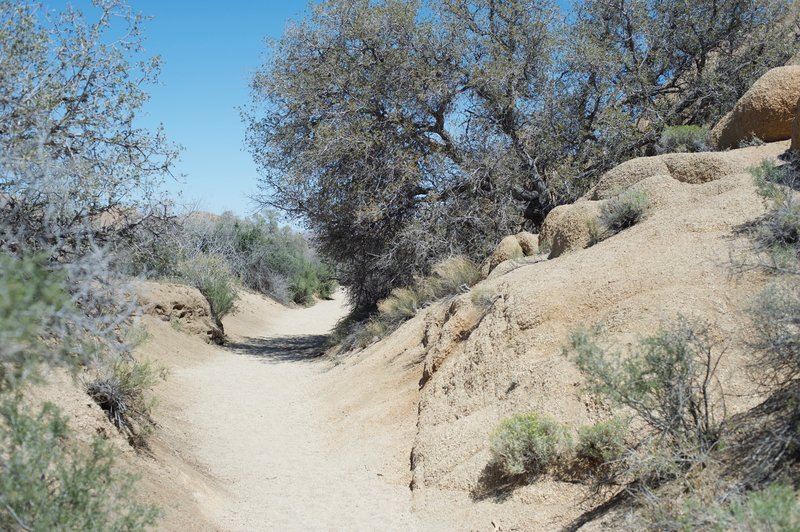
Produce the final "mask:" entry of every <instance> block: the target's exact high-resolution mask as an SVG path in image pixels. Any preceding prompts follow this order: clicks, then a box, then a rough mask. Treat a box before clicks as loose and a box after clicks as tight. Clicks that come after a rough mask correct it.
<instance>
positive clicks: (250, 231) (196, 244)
mask: <svg viewBox="0 0 800 532" xmlns="http://www.w3.org/2000/svg"><path fill="white" fill-rule="evenodd" d="M184 232H185V235H186V240H187V243H186V247H188V248H189V250H198V251H200V252H202V253H209V254H213V255H216V256H219V257H221V258H222V259H224V261H225V262H226V263H227V264H228V268H229V269H230V271H231V272H232V273H233V275H235V276H236V277H237V278H238V279H239V280H240V281H241V283H242V284H243V285H244V286H246V287H247V288H250V289H251V290H255V291H257V292H261V293H264V294H269V295H271V296H273V297H274V298H275V299H277V300H278V301H281V302H283V303H288V302H290V301H291V302H294V303H297V304H301V305H309V304H311V303H313V301H314V298H315V297H320V298H323V299H325V298H329V297H330V296H331V295H332V293H333V291H334V290H335V287H336V282H335V280H334V274H333V271H332V269H331V268H330V267H328V266H327V265H326V264H324V263H323V262H322V261H320V260H319V259H318V258H317V257H316V255H315V253H314V252H313V250H312V249H311V248H310V247H309V244H308V242H307V240H306V238H305V237H304V236H303V235H301V234H299V233H297V232H295V231H293V230H292V229H291V228H289V227H287V226H280V225H279V224H278V222H277V220H276V218H275V217H274V216H273V215H269V214H268V215H267V216H263V215H255V216H253V217H251V218H248V219H243V218H239V217H237V216H234V215H233V214H230V213H227V214H223V215H222V216H219V217H213V216H210V217H207V218H200V217H197V216H195V217H190V218H189V219H187V220H186V222H185V223H184ZM179 275H180V272H179Z"/></svg>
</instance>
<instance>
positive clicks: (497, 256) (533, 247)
mask: <svg viewBox="0 0 800 532" xmlns="http://www.w3.org/2000/svg"><path fill="white" fill-rule="evenodd" d="M538 252H539V236H538V235H534V234H531V233H528V232H526V231H521V232H519V233H517V234H515V235H509V236H507V237H505V238H504V239H503V240H501V241H500V243H499V244H497V247H496V248H494V252H493V253H492V254H491V255H490V256H489V258H487V259H486V260H485V261H484V262H483V264H482V265H481V274H482V275H483V277H487V276H488V275H489V274H490V273H491V272H492V270H494V269H495V268H496V267H497V266H498V265H500V264H502V263H503V262H505V261H507V260H511V259H518V258H521V257H529V256H531V255H535V254H537V253H538Z"/></svg>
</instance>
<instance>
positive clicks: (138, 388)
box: [86, 359, 167, 447]
mask: <svg viewBox="0 0 800 532" xmlns="http://www.w3.org/2000/svg"><path fill="white" fill-rule="evenodd" d="M166 377H167V371H166V369H165V368H164V367H162V366H160V365H158V364H155V363H153V362H149V361H148V362H138V361H136V360H133V359H131V360H118V361H116V362H115V363H114V364H112V365H111V367H110V368H109V369H107V370H105V371H101V372H100V375H99V376H98V377H97V378H96V379H94V380H93V381H92V382H90V383H87V384H86V391H87V393H88V394H89V396H90V397H91V398H92V399H94V401H95V402H96V403H97V404H98V405H99V406H100V408H102V409H103V410H104V411H105V413H106V415H107V416H108V418H109V420H111V422H112V423H113V424H114V426H115V427H117V429H118V430H119V431H120V432H122V433H124V434H126V435H127V436H128V440H129V441H130V442H131V444H132V445H134V446H137V447H138V446H144V445H145V444H146V441H147V436H148V435H149V434H150V432H151V430H152V429H153V427H154V426H155V422H154V421H153V418H152V415H151V414H152V409H153V406H154V405H155V400H154V398H153V397H152V396H151V395H150V393H149V392H150V391H151V390H152V388H153V387H154V386H155V385H156V384H158V382H160V381H162V380H164V379H166Z"/></svg>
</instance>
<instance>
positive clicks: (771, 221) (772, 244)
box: [751, 159, 800, 271]
mask: <svg viewBox="0 0 800 532" xmlns="http://www.w3.org/2000/svg"><path fill="white" fill-rule="evenodd" d="M751 172H752V173H753V176H754V177H755V181H756V187H757V189H758V193H759V195H760V196H761V197H762V198H763V199H764V202H765V203H766V204H768V205H769V206H770V207H771V208H770V210H769V211H768V212H767V213H766V215H764V217H763V218H762V219H761V220H760V221H759V223H758V224H757V226H756V227H755V229H754V231H753V232H752V238H753V242H754V245H755V248H756V251H757V252H758V253H759V254H761V255H762V256H764V257H765V259H766V262H768V264H769V267H770V268H774V269H777V270H779V271H782V270H797V259H798V251H800V204H798V202H797V199H796V198H795V197H794V192H793V189H795V188H797V186H798V185H799V184H800V181H799V180H798V179H799V178H800V176H799V174H800V172H798V169H797V161H790V162H789V163H787V164H784V165H782V166H778V165H776V164H775V163H774V162H773V161H771V160H769V159H766V160H764V161H762V162H761V164H759V165H758V166H756V167H754V168H752V169H751Z"/></svg>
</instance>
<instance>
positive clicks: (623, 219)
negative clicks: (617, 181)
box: [598, 190, 649, 238]
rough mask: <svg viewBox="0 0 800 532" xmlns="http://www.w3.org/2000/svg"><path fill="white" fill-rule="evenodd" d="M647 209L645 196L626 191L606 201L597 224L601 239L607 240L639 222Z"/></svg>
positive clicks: (640, 193)
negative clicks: (599, 227)
mask: <svg viewBox="0 0 800 532" xmlns="http://www.w3.org/2000/svg"><path fill="white" fill-rule="evenodd" d="M648 207H649V199H648V197H647V194H645V193H644V192H639V191H635V190H628V191H626V192H623V193H622V194H620V195H619V196H616V197H615V198H612V199H610V200H608V201H607V202H606V203H604V204H603V206H602V207H601V208H600V216H599V217H598V222H599V223H600V226H601V229H602V234H603V237H602V238H608V237H609V236H612V235H615V234H617V233H619V232H620V231H623V230H625V229H627V228H629V227H632V226H634V225H636V224H637V223H639V222H641V221H642V220H643V219H644V217H645V215H646V214H647V210H648Z"/></svg>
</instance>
